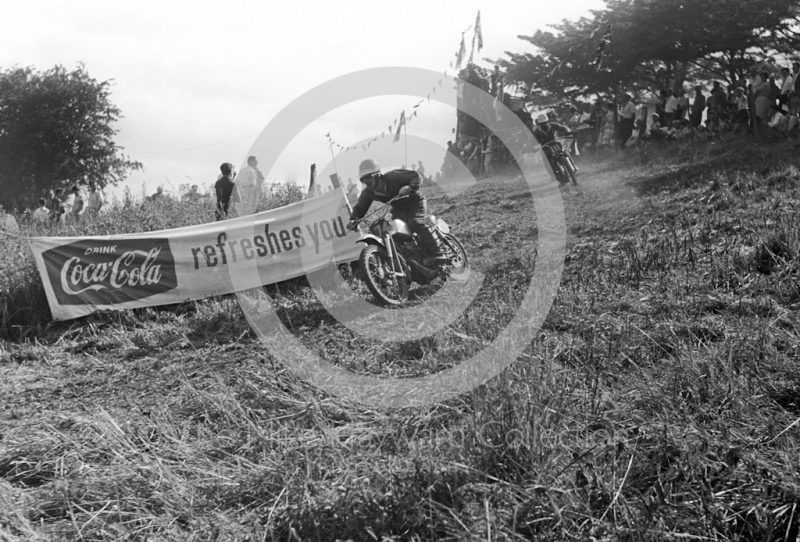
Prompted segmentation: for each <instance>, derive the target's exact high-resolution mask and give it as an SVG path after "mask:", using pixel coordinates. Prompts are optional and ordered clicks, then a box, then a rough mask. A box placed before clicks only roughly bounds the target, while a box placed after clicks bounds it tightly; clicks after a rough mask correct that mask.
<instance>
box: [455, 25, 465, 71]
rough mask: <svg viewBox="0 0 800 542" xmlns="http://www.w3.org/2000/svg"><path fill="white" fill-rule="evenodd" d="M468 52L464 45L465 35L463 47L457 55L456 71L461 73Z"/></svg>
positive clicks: (462, 36)
mask: <svg viewBox="0 0 800 542" xmlns="http://www.w3.org/2000/svg"><path fill="white" fill-rule="evenodd" d="M466 52H467V46H466V45H464V34H463V33H462V34H461V47H459V49H458V53H456V71H457V72H458V71H461V63H462V62H463V61H464V55H465V54H466Z"/></svg>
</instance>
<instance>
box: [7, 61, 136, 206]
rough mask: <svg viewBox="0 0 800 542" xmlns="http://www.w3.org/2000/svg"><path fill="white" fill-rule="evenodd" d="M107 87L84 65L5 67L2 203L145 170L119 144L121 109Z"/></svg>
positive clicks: (25, 203)
mask: <svg viewBox="0 0 800 542" xmlns="http://www.w3.org/2000/svg"><path fill="white" fill-rule="evenodd" d="M109 87H110V82H109V81H104V82H98V81H96V80H95V79H92V78H91V77H89V74H88V73H87V72H86V70H85V68H84V66H83V65H79V66H78V68H77V69H75V70H74V71H71V72H68V71H67V70H65V69H64V68H63V67H61V66H56V67H55V68H53V69H50V70H47V71H45V72H37V71H35V70H34V69H33V68H30V67H28V68H18V67H15V68H12V69H9V70H7V71H4V72H0V187H2V188H0V204H2V205H3V206H5V207H7V208H15V207H16V208H21V207H24V206H29V205H31V204H32V203H33V202H35V201H36V200H37V199H38V198H39V197H42V196H43V194H44V192H45V191H46V190H48V189H50V188H57V187H64V188H66V187H68V186H70V185H72V184H77V183H81V184H87V183H88V182H89V181H94V182H96V183H97V184H98V186H100V187H103V186H105V185H107V184H115V183H117V182H118V181H120V180H122V179H123V178H125V176H126V175H127V173H128V172H129V171H131V170H137V169H141V167H142V165H141V164H140V163H139V162H134V161H130V160H129V159H128V158H127V157H125V156H124V155H123V154H122V153H121V151H122V149H121V148H120V147H118V146H117V145H116V144H115V143H114V139H113V138H114V136H115V135H116V133H117V130H115V129H114V128H113V127H112V124H113V123H114V122H116V121H117V120H118V119H120V118H121V113H120V110H119V109H118V108H117V107H116V106H114V105H113V104H112V103H111V101H110V99H109Z"/></svg>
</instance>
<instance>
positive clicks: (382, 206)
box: [348, 195, 409, 231]
mask: <svg viewBox="0 0 800 542" xmlns="http://www.w3.org/2000/svg"><path fill="white" fill-rule="evenodd" d="M408 197H409V196H400V195H397V196H395V197H393V198H392V199H390V200H389V201H387V202H386V203H384V204H383V205H381V206H380V207H378V208H377V209H375V210H374V211H372V212H371V213H368V214H366V215H364V216H362V217H361V218H356V219H355V220H351V222H352V223H353V227H352V228H350V229H349V230H348V231H355V230H356V229H358V226H359V225H360V224H361V223H362V222H364V221H365V220H366V219H367V218H369V217H371V216H372V215H374V214H376V213H379V212H381V211H385V210H386V208H387V207H389V206H390V205H391V204H392V203H394V202H395V201H398V200H401V199H406V198H408Z"/></svg>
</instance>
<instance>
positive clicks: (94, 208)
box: [86, 181, 105, 213]
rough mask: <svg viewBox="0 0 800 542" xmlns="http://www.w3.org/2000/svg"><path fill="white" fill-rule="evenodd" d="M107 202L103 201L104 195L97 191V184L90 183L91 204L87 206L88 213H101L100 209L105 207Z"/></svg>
mask: <svg viewBox="0 0 800 542" xmlns="http://www.w3.org/2000/svg"><path fill="white" fill-rule="evenodd" d="M104 203H105V201H104V200H103V194H102V192H100V191H99V190H97V183H95V182H94V181H91V182H90V183H89V202H88V205H87V206H86V211H87V212H90V213H98V212H100V208H102V207H103V204H104Z"/></svg>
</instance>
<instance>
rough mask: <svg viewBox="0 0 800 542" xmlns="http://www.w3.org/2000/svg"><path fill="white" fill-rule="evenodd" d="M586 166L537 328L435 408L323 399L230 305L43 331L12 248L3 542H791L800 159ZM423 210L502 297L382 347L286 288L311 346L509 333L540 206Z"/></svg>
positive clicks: (730, 150) (418, 367) (378, 351)
mask: <svg viewBox="0 0 800 542" xmlns="http://www.w3.org/2000/svg"><path fill="white" fill-rule="evenodd" d="M580 165H581V167H582V172H581V174H580V175H579V181H580V182H581V188H580V190H577V189H574V188H567V189H565V190H564V192H563V197H564V206H565V211H566V215H567V228H568V245H567V248H568V253H567V258H566V265H565V269H564V274H563V278H562V281H561V286H560V289H559V292H558V296H557V299H556V301H555V303H554V305H553V307H552V310H551V311H550V313H549V315H548V317H547V319H546V321H545V324H544V326H543V328H542V330H541V332H540V333H539V334H538V336H537V338H536V339H535V340H534V341H533V342H532V343H531V344H530V346H529V347H528V348H527V349H526V351H525V352H524V354H523V355H521V356H520V357H519V359H518V360H517V362H516V363H514V364H513V365H512V366H511V367H510V368H509V369H507V370H506V371H505V372H504V373H503V374H502V375H501V376H499V377H497V378H495V379H493V380H491V381H490V382H489V383H487V384H485V385H483V386H481V387H479V388H477V389H475V390H474V391H472V392H470V393H468V394H465V395H463V396H461V397H459V398H458V399H453V400H451V401H449V402H447V403H443V404H439V405H436V406H432V407H429V408H424V409H404V410H382V409H375V408H367V407H364V406H361V405H359V404H352V403H348V402H347V401H344V400H342V399H339V398H337V397H333V396H329V395H327V394H325V393H323V392H321V391H319V390H316V389H314V388H312V387H310V386H309V385H308V384H307V383H306V382H304V381H303V380H300V379H298V378H296V377H295V376H294V375H293V374H292V373H291V372H289V371H288V370H287V369H286V368H285V366H284V365H283V363H282V362H281V360H280V359H277V358H276V357H275V356H274V354H273V353H271V351H270V349H269V348H267V347H266V346H265V345H263V344H262V343H261V342H260V341H259V340H258V339H257V338H256V336H255V333H254V332H253V331H252V330H251V329H250V327H249V325H248V323H247V321H246V320H245V318H244V315H243V313H242V310H241V308H240V307H239V305H238V303H237V301H236V298H235V297H223V298H217V299H211V300H206V301H203V302H199V303H191V304H184V305H181V306H177V307H167V308H159V309H142V310H137V311H131V312H122V313H116V314H102V315H95V316H92V317H88V318H84V319H81V320H79V321H76V322H72V323H67V324H61V325H52V324H48V323H47V321H46V318H43V317H42V316H41V315H40V311H41V310H42V308H43V307H44V310H45V311H46V310H47V309H46V304H43V303H44V300H43V297H42V294H41V290H40V286H38V285H37V284H36V283H35V281H36V280H38V279H36V275H34V273H33V269H32V264H31V263H30V262H29V256H27V254H26V252H25V248H24V247H23V246H19V247H11V250H6V251H4V252H5V254H4V256H3V257H5V258H6V261H5V264H4V265H5V268H4V270H3V276H4V277H5V279H4V280H6V283H5V286H4V289H3V296H4V299H3V300H2V303H0V306H2V307H3V309H2V310H3V311H5V312H4V314H5V316H4V317H3V318H4V320H3V324H4V332H5V333H6V336H7V337H12V336H13V338H15V342H3V343H0V344H2V350H1V351H0V353H1V354H2V361H0V398H2V399H1V400H0V541H22V540H25V541H27V540H43V541H49V540H195V541H201V540H203V541H205V540H208V541H216V540H219V541H223V540H252V541H256V540H258V541H261V540H276V541H277V540H281V541H284V540H285V541H300V540H302V541H335V540H342V541H344V540H354V541H360V540H374V541H381V542H385V541H389V540H453V541H456V540H458V541H461V540H483V541H486V540H492V541H494V540H497V541H501V540H502V541H506V540H508V541H510V540H530V539H536V540H587V541H589V540H595V541H612V540H637V541H638V540H715V541H726V540H742V541H745V540H763V541H767V540H774V541H792V542H794V541H796V540H797V539H798V536H799V535H800V532H799V530H800V459H799V458H800V445H799V444H798V443H800V439H799V438H798V437H800V363H799V362H798V359H799V358H800V318H799V317H798V308H800V283H799V282H798V280H799V277H800V273H799V271H800V263H799V262H798V259H797V257H798V251H800V214H799V213H798V205H799V204H800V158H798V149H797V148H796V147H795V146H794V145H793V143H778V144H773V145H757V144H756V143H754V142H753V141H752V140H751V139H743V140H733V141H728V142H714V143H703V144H702V145H700V144H698V145H697V147H692V146H691V145H690V144H688V143H686V144H682V143H675V144H672V145H670V146H664V147H661V148H654V147H651V148H649V149H647V151H645V152H637V151H630V152H628V153H627V154H624V155H615V156H609V157H606V158H603V159H586V160H584V161H583V162H582V163H581V164H580ZM430 195H431V198H430V205H431V206H432V208H433V210H434V211H435V212H436V213H437V214H439V215H440V216H442V217H443V218H445V219H446V220H447V221H448V222H449V223H450V224H451V225H453V226H454V230H455V232H456V234H457V235H459V237H460V238H461V239H462V241H463V242H464V244H465V246H466V247H467V250H468V251H469V253H470V255H471V257H472V262H473V265H474V267H475V268H476V270H478V271H479V272H481V273H483V274H484V275H485V277H486V279H485V281H484V284H483V287H482V288H481V290H480V292H479V293H478V295H477V296H476V297H475V299H473V300H472V302H471V303H470V304H469V306H468V307H467V308H466V310H465V311H464V312H463V314H462V315H461V316H460V317H459V318H458V319H456V320H455V321H454V322H453V323H452V324H450V325H449V326H446V327H445V328H444V329H442V330H440V331H437V332H436V333H434V334H433V335H431V336H429V337H425V338H421V339H415V340H411V341H406V342H399V343H391V344H388V345H387V344H385V343H382V342H380V341H377V340H373V339H369V338H364V337H362V336H359V335H356V334H354V333H352V332H351V331H349V330H348V329H347V328H346V327H345V326H343V325H342V324H340V323H339V322H337V321H336V320H335V319H334V318H333V317H332V316H330V315H329V314H328V313H327V312H326V311H325V309H324V307H323V306H322V304H321V303H320V301H318V300H317V299H316V298H315V297H314V295H313V293H312V292H311V290H310V289H309V288H307V287H305V286H303V285H302V284H299V283H294V284H285V285H281V286H279V287H269V288H267V290H268V292H269V295H270V297H271V299H272V303H273V304H274V306H275V307H276V308H277V312H278V314H279V316H280V318H281V320H282V321H283V322H284V323H285V324H286V325H287V327H290V328H291V329H292V330H293V333H294V335H295V336H296V337H297V338H298V339H300V341H301V342H302V343H303V344H304V345H305V346H306V347H307V348H309V349H311V350H312V351H314V352H316V353H317V354H319V355H320V356H321V357H323V358H324V359H326V360H329V361H332V362H335V363H337V364H339V365H341V366H343V367H346V368H348V369H350V370H352V371H354V372H357V373H361V374H372V375H386V376H407V375H423V374H430V373H433V372H437V371H440V370H442V369H443V368H446V367H451V366H453V365H456V364H458V363H459V362H460V361H461V360H464V359H466V358H468V357H470V356H472V355H474V354H475V353H476V352H478V351H479V350H481V349H482V348H483V347H484V346H485V345H486V344H488V343H489V342H491V341H492V340H493V339H495V338H497V337H498V335H499V333H500V331H501V330H502V329H503V328H504V327H505V326H506V325H507V324H508V322H509V321H510V320H511V318H513V316H514V314H515V313H516V311H517V309H518V308H519V306H520V303H521V300H522V296H523V295H524V292H525V291H526V290H527V288H528V286H529V284H530V281H531V277H532V276H533V271H534V268H535V264H536V254H535V250H534V249H535V242H536V235H537V224H536V217H535V216H534V213H533V203H532V198H531V195H530V193H529V192H527V189H526V186H525V185H524V184H523V183H522V182H521V181H520V180H519V179H518V178H516V177H515V176H514V175H511V174H508V175H506V176H499V177H497V178H493V179H489V180H483V181H480V182H479V183H478V184H477V185H476V186H475V187H473V188H472V189H470V190H468V191H467V192H465V193H464V194H462V195H460V196H458V197H455V198H446V197H445V196H444V195H442V194H441V193H435V192H432V193H431V194H430ZM147 214H148V215H152V214H153V213H147ZM166 214H167V216H173V217H174V216H176V214H175V213H174V211H170V213H166ZM159 216H161V215H159V214H157V213H156V214H155V218H151V220H155V221H159V220H161V219H160V218H158V217H159ZM115 223H116V224H123V223H124V221H122V220H117V221H115ZM127 224H128V226H117V227H130V228H131V229H136V228H137V227H139V225H138V223H133V222H129V223H127ZM169 225H177V224H173V223H172V222H170V223H161V222H159V225H156V224H146V226H145V227H146V228H147V229H157V228H159V227H164V226H169ZM114 231H118V230H114ZM10 253H11V254H13V255H12V256H8V254H10ZM12 277H16V278H14V279H13V280H12ZM423 294H424V292H423ZM365 295H366V294H365ZM422 297H424V295H423V296H422ZM12 325H13V326H17V327H11V326H12Z"/></svg>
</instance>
